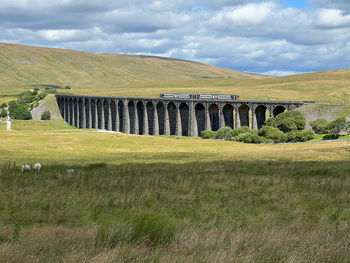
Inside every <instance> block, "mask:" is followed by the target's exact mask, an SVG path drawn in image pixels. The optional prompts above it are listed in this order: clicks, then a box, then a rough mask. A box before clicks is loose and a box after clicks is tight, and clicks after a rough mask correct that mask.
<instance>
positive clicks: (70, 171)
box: [67, 169, 75, 174]
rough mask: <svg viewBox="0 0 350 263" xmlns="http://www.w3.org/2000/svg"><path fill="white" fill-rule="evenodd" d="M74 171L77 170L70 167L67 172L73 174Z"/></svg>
mask: <svg viewBox="0 0 350 263" xmlns="http://www.w3.org/2000/svg"><path fill="white" fill-rule="evenodd" d="M74 172H75V170H74V169H68V170H67V173H69V174H73V173H74Z"/></svg>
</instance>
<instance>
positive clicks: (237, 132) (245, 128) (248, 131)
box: [232, 126, 253, 137]
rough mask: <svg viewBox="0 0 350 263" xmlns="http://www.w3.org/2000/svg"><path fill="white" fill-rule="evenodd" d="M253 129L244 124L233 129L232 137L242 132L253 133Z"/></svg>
mask: <svg viewBox="0 0 350 263" xmlns="http://www.w3.org/2000/svg"><path fill="white" fill-rule="evenodd" d="M252 131H253V130H251V129H250V128H249V127H247V126H242V127H240V128H236V129H234V130H233V131H232V137H237V136H238V135H240V134H242V133H251V132H252Z"/></svg>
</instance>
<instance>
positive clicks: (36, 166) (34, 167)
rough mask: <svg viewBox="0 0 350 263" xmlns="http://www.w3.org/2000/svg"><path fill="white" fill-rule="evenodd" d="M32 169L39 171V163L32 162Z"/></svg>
mask: <svg viewBox="0 0 350 263" xmlns="http://www.w3.org/2000/svg"><path fill="white" fill-rule="evenodd" d="M33 169H34V170H37V172H39V171H40V169H41V163H36V164H34V166H33Z"/></svg>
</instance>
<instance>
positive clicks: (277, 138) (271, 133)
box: [258, 126, 287, 143]
mask: <svg viewBox="0 0 350 263" xmlns="http://www.w3.org/2000/svg"><path fill="white" fill-rule="evenodd" d="M258 134H259V136H262V137H264V138H266V139H270V140H272V141H273V142H275V143H281V142H286V141H287V135H286V134H285V133H283V132H282V131H280V130H279V129H278V128H275V127H272V126H263V127H262V128H261V129H260V130H259V131H258Z"/></svg>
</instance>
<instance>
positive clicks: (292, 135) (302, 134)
mask: <svg viewBox="0 0 350 263" xmlns="http://www.w3.org/2000/svg"><path fill="white" fill-rule="evenodd" d="M287 137H288V142H306V141H309V140H312V139H313V138H314V137H315V133H314V131H313V130H302V131H291V132H288V133H287Z"/></svg>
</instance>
